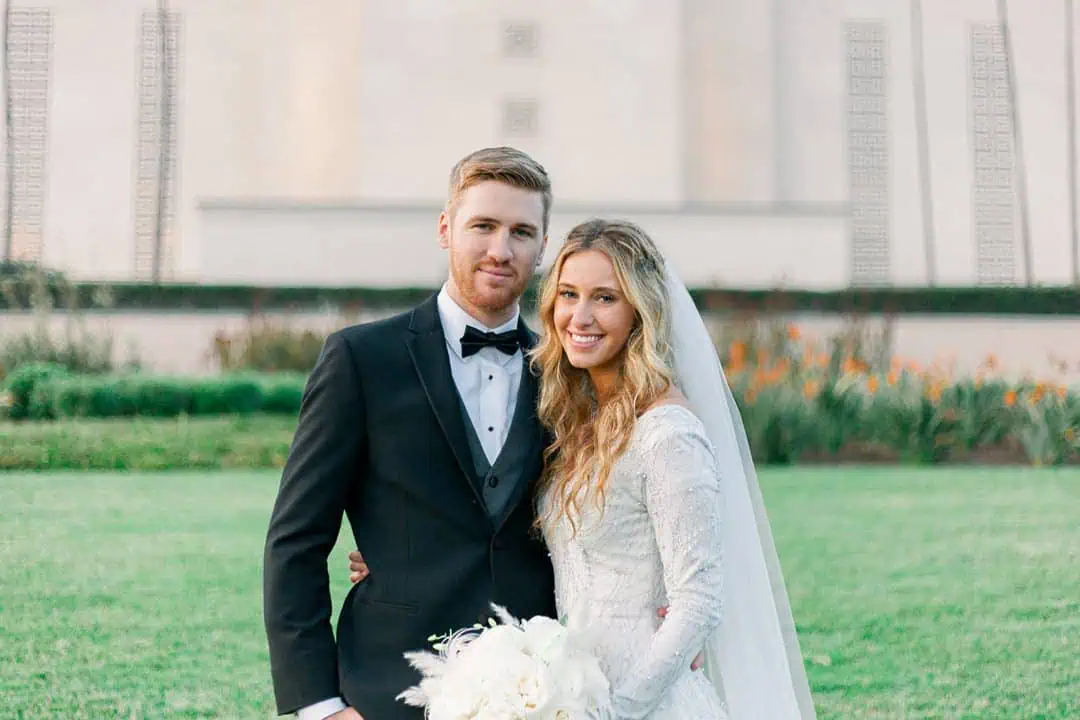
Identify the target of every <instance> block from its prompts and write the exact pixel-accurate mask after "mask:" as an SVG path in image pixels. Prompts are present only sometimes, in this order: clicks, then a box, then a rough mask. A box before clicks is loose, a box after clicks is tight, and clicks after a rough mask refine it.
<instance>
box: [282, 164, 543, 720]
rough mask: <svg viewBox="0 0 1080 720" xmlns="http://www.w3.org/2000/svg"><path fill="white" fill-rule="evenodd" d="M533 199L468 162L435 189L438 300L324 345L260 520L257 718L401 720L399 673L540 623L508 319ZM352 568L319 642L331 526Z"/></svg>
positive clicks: (519, 371)
mask: <svg viewBox="0 0 1080 720" xmlns="http://www.w3.org/2000/svg"><path fill="white" fill-rule="evenodd" d="M550 211H551V184H550V181H549V179H548V176H547V173H546V172H545V170H544V168H543V167H541V166H540V165H539V164H538V163H537V162H536V161H535V160H533V159H532V158H530V157H529V156H528V155H526V154H524V153H522V152H519V151H517V150H514V149H512V148H488V149H484V150H480V151H477V152H475V153H472V154H470V155H469V156H467V157H465V158H464V159H462V160H461V161H460V162H459V163H458V164H457V165H456V166H455V167H454V169H453V171H452V172H451V178H450V193H449V201H448V203H447V206H446V208H445V210H444V211H443V213H442V214H441V215H440V218H439V241H440V245H441V246H442V247H443V248H444V249H446V250H447V251H448V253H449V266H450V271H449V277H448V279H447V281H446V284H445V285H444V286H443V288H442V290H441V292H439V293H438V295H437V296H435V297H432V298H431V299H429V300H428V301H426V302H424V303H423V304H421V305H420V306H418V307H416V308H414V309H413V310H410V311H408V312H405V313H403V314H400V315H397V316H395V317H392V318H389V319H387V320H382V321H379V322H373V323H367V324H362V325H356V326H352V327H348V328H345V329H344V330H341V331H338V332H336V333H334V334H333V335H331V336H330V337H329V338H328V339H327V341H326V344H325V346H324V347H323V349H322V353H321V355H320V357H319V360H318V363H317V364H316V366H315V368H314V370H313V371H312V373H311V377H310V379H309V380H308V384H307V387H306V389H305V392H304V399H303V403H302V407H301V410H300V417H299V423H298V427H297V430H296V436H295V439H294V441H293V446H292V449H291V452H290V454H289V458H288V461H287V462H286V465H285V469H284V471H283V473H282V478H281V486H280V488H279V490H278V496H277V500H276V502H275V504H274V509H273V513H272V515H271V518H270V526H269V531H268V533H267V538H266V549H265V558H264V615H265V623H266V632H267V637H268V640H269V646H270V664H271V672H272V676H273V683H274V693H275V697H276V701H277V709H278V712H279V713H281V714H286V713H293V712H296V713H298V715H299V717H300V719H301V720H322V719H323V718H327V717H333V718H352V719H355V718H366V720H418V719H419V718H422V716H423V713H422V712H421V711H420V710H418V709H416V708H410V707H408V706H406V705H404V704H403V703H401V702H399V701H397V700H395V696H396V695H397V694H398V693H400V692H401V691H402V690H404V689H405V688H406V687H408V686H410V685H412V684H414V683H415V682H416V681H417V680H418V679H419V676H418V675H417V674H416V673H415V671H414V670H412V669H411V668H410V667H409V666H408V664H407V662H406V661H405V659H404V658H403V653H405V652H407V651H410V650H419V649H425V648H428V647H429V643H428V641H427V638H428V637H429V636H430V635H431V634H433V633H439V632H445V631H447V630H451V629H456V628H459V627H462V626H467V625H471V624H473V623H475V622H483V621H485V620H486V619H487V617H489V615H490V604H491V603H492V602H494V603H498V604H500V605H503V606H505V607H506V608H507V609H508V610H509V611H510V612H511V613H512V614H514V615H516V616H518V617H530V616H533V615H538V614H543V615H548V616H554V614H555V608H554V588H553V580H552V571H551V565H550V560H549V558H548V555H547V551H546V549H545V548H544V546H543V544H542V542H541V541H540V539H539V538H538V537H537V536H536V534H535V533H534V532H533V531H532V524H533V521H534V508H533V503H532V500H533V492H532V491H533V486H534V484H535V482H536V481H537V480H538V478H539V475H540V472H541V468H542V464H543V458H542V452H543V449H544V445H545V435H544V431H543V429H542V427H541V426H540V424H539V422H538V421H537V419H536V408H535V404H536V392H537V386H536V378H535V377H534V376H533V374H532V373H531V372H530V371H529V368H528V365H527V363H526V360H525V357H524V351H525V350H527V349H528V348H529V347H530V346H531V345H532V343H533V342H534V340H535V338H534V336H533V334H532V333H531V332H530V331H529V329H528V328H527V327H526V326H525V324H524V323H523V322H522V320H521V318H520V317H519V311H518V299H519V297H520V296H521V294H522V292H523V291H524V290H525V288H526V286H527V284H528V282H529V279H530V277H531V275H532V273H533V272H534V270H535V269H536V268H537V266H538V265H539V262H540V259H541V256H542V254H543V250H544V247H545V245H546V242H547V228H548V219H549V217H550ZM343 513H344V514H345V515H346V516H347V517H348V519H349V524H350V526H351V528H352V533H353V537H354V539H355V541H356V547H359V548H362V549H363V555H364V561H365V562H366V565H367V567H368V568H370V575H369V576H368V577H367V579H366V580H365V581H364V582H362V583H359V584H356V585H354V587H352V588H351V590H350V592H349V594H348V596H347V597H346V599H345V602H344V604H343V606H342V608H341V613H340V615H339V618H338V623H337V636H336V639H335V635H334V629H333V627H332V626H331V602H330V592H329V578H328V572H327V557H328V555H329V554H330V551H331V550H332V548H333V546H334V543H335V542H336V540H337V537H338V532H339V530H340V527H341V519H342V514H343Z"/></svg>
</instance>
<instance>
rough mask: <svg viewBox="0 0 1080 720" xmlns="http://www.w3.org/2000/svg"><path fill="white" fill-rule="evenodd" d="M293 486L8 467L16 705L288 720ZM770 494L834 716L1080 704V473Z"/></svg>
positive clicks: (792, 483)
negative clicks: (269, 625) (270, 639)
mask: <svg viewBox="0 0 1080 720" xmlns="http://www.w3.org/2000/svg"><path fill="white" fill-rule="evenodd" d="M276 482H277V479H276V474H274V473H229V474H225V473H212V474H192V473H184V474H162V475H146V474H139V475H122V474H77V473H71V474H47V475H30V474H25V475H24V474H14V473H6V474H4V475H0V717H4V718H8V717H13V718H42V717H64V718H112V717H116V718H144V717H145V718H151V717H152V718H195V717H227V718H265V717H272V716H273V705H272V698H271V692H270V686H269V672H268V667H267V655H266V646H265V639H264V636H263V631H262V621H261V615H260V608H261V601H260V574H261V569H260V562H261V547H262V539H263V532H264V530H265V525H266V519H267V515H268V512H269V508H270V504H271V502H272V500H273V494H274V490H275V486H276ZM763 484H764V486H765V487H764V490H765V494H766V498H767V500H768V502H769V507H770V513H771V517H772V521H773V529H774V532H775V534H776V538H777V544H778V547H779V550H780V554H781V557H782V559H783V561H784V565H785V571H786V573H787V576H788V580H789V589H790V591H791V595H792V602H793V605H794V608H795V614H796V617H797V620H798V623H799V627H800V632H801V637H802V642H803V651H804V654H805V656H806V657H807V659H808V672H809V675H810V680H811V683H812V685H813V688H814V692H815V696H816V699H817V704H818V712H819V716H820V717H822V718H826V717H837V718H856V717H858V718H865V717H890V718H914V717H980V718H982V717H1001V718H1021V717H1022V718H1036V717H1040V718H1065V717H1076V716H1078V715H1080V699H1078V696H1080V472H1077V471H1034V470H1023V469H1017V468H1008V469H1001V470H978V469H970V468H964V469H950V470H922V469H907V468H903V469H901V468H897V469H887V470H881V469H873V470H859V469H843V470H838V469H833V468H814V469H799V470H786V471H777V470H770V471H768V472H766V473H764V478H763ZM346 551H347V548H346V547H343V546H341V545H339V547H338V548H337V549H335V551H334V558H333V561H334V566H333V567H334V568H335V569H336V570H337V574H336V577H335V581H336V587H335V601H337V599H340V597H341V595H342V594H343V593H344V591H345V589H346V577H345V576H346V561H345V552H346ZM373 720H378V718H375V719H373Z"/></svg>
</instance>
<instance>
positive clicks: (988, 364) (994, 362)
mask: <svg viewBox="0 0 1080 720" xmlns="http://www.w3.org/2000/svg"><path fill="white" fill-rule="evenodd" d="M983 367H985V368H986V369H987V370H997V368H998V367H999V363H998V358H997V355H994V354H990V355H987V356H986V360H984V361H983Z"/></svg>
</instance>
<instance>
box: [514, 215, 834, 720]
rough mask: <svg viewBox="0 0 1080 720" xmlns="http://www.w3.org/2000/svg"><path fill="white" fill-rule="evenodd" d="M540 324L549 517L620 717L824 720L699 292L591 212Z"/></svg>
mask: <svg viewBox="0 0 1080 720" xmlns="http://www.w3.org/2000/svg"><path fill="white" fill-rule="evenodd" d="M540 320H541V322H542V323H543V326H544V331H545V332H544V334H543V340H542V341H541V342H540V343H539V344H538V345H537V347H536V348H534V350H533V351H532V358H531V361H532V364H533V367H534V369H535V370H536V371H537V372H538V373H539V375H540V387H541V390H540V399H539V403H538V415H539V418H540V420H541V422H542V423H544V425H546V426H547V428H548V430H549V431H550V433H551V435H552V437H553V438H554V440H553V442H552V444H551V446H550V447H549V448H548V450H547V455H546V457H547V460H548V462H547V467H546V470H545V474H544V476H543V478H542V480H541V486H540V489H539V493H538V508H539V513H538V521H537V522H538V524H539V525H540V527H541V529H542V531H543V534H544V537H545V539H546V541H547V545H548V548H549V550H550V552H551V557H552V563H553V566H554V570H555V586H556V603H557V607H558V612H559V615H560V616H561V617H563V618H565V619H566V621H567V623H568V625H569V626H570V627H571V628H579V629H581V630H588V631H589V632H590V634H591V635H592V636H595V637H596V638H597V641H596V651H597V653H598V654H599V656H600V658H601V662H602V664H603V667H604V670H605V672H606V674H607V675H608V678H609V680H610V682H611V686H612V693H613V696H612V702H613V706H614V711H615V716H616V717H617V718H619V720H629V719H631V718H649V719H650V720H708V719H709V718H726V717H731V718H735V719H736V720H744V719H745V718H767V719H768V720H784V719H786V718H802V717H812V716H813V714H814V710H813V703H812V701H811V698H810V693H809V688H808V686H807V684H806V678H805V675H804V672H803V666H802V658H801V656H800V654H799V650H798V643H797V640H796V638H795V630H794V627H793V623H792V621H791V613H790V610H789V608H788V605H787V599H786V595H785V593H784V590H783V582H782V579H781V577H780V574H779V563H778V562H777V560H776V557H775V553H774V551H773V548H772V543H771V537H770V533H769V529H768V521H767V518H766V516H765V513H764V509H763V504H762V502H761V498H760V495H759V492H758V488H757V480H756V477H755V474H754V469H753V463H752V460H751V458H750V453H749V448H748V445H747V443H746V436H745V432H744V431H743V428H742V422H741V419H740V417H739V413H738V408H737V407H736V405H735V402H734V399H733V398H732V395H731V392H730V390H729V389H728V387H727V383H726V381H725V379H724V376H723V371H722V369H721V367H720V363H719V361H718V359H717V356H716V352H715V349H714V346H713V345H712V341H711V339H710V337H709V335H708V332H707V331H706V329H705V327H704V324H703V323H702V320H701V317H700V315H699V314H698V312H697V310H696V308H695V307H694V304H693V301H692V300H691V298H690V296H689V294H688V293H687V291H686V288H685V287H684V286H683V285H682V283H681V282H680V281H679V280H678V279H677V278H676V276H675V274H674V273H673V271H672V270H671V268H669V267H668V265H667V263H666V262H665V259H664V258H663V256H662V254H661V253H660V251H659V250H658V249H657V247H656V245H655V244H654V243H653V242H652V240H651V239H650V238H649V237H648V235H646V233H645V232H644V231H642V230H641V229H640V228H639V227H637V226H635V225H633V224H631V223H626V222H612V221H605V220H592V221H589V222H586V223H583V224H581V225H579V226H577V227H575V228H574V229H573V230H571V232H570V233H569V235H568V237H567V239H566V242H565V243H564V245H563V247H562V249H561V250H560V252H559V254H558V256H557V257H556V258H555V261H554V263H553V265H552V268H551V270H550V273H549V275H548V277H547V278H546V280H545V282H544V285H543V289H542V291H541V301H540ZM659 606H667V607H668V611H667V615H666V617H665V619H664V620H663V621H662V622H661V621H658V620H657V618H656V615H655V612H654V608H656V607H659ZM702 648H704V655H705V671H704V673H701V672H694V671H691V670H690V664H691V659H692V658H693V657H694V655H695V654H696V653H697V652H698V651H699V650H700V649H702Z"/></svg>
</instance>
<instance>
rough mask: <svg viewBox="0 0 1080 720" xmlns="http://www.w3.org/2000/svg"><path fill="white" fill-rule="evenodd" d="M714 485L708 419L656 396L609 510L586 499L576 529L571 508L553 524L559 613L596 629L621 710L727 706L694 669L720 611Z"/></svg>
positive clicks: (709, 713) (720, 714)
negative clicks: (705, 421)
mask: <svg viewBox="0 0 1080 720" xmlns="http://www.w3.org/2000/svg"><path fill="white" fill-rule="evenodd" d="M719 492H720V484H719V478H718V476H717V463H716V457H715V451H714V449H713V446H712V445H711V444H710V442H709V440H708V438H707V437H706V434H705V429H704V426H703V425H702V423H701V422H700V421H699V420H698V418H697V417H696V416H695V415H694V414H693V413H692V412H691V411H690V410H688V409H687V408H685V407H682V406H680V405H661V406H657V407H654V408H653V409H651V410H649V411H648V412H646V413H645V414H643V415H642V416H641V417H640V418H639V419H638V423H637V426H636V427H635V429H634V435H633V438H632V440H631V443H630V446H629V448H628V450H627V452H626V453H625V454H624V455H623V456H622V457H621V458H620V459H619V461H618V462H617V464H616V466H615V468H614V469H613V472H612V475H611V478H610V481H609V483H608V486H607V490H606V496H605V501H604V510H603V512H600V510H599V509H598V508H597V507H596V505H595V504H594V503H592V502H591V501H590V502H588V503H585V504H584V507H583V508H582V513H581V517H580V518H579V519H578V521H577V524H578V530H577V534H576V536H572V533H571V527H570V524H569V522H568V521H567V520H565V519H563V520H562V521H561V522H560V523H559V524H557V525H556V526H555V527H554V528H553V529H552V530H551V531H550V532H548V533H546V540H547V544H548V548H549V549H550V551H551V556H552V563H553V565H554V568H555V590H556V602H557V605H558V611H559V615H560V617H563V618H565V619H566V621H567V624H568V626H569V627H570V628H572V629H575V630H582V631H585V632H587V633H589V635H590V637H591V638H593V643H594V646H595V649H596V651H597V652H598V654H599V656H600V659H601V662H602V664H603V667H604V671H605V673H606V675H607V677H608V679H609V681H610V682H611V686H612V700H613V703H614V709H615V715H616V717H617V718H618V720H632V719H636V718H647V719H648V720H715V719H718V718H719V719H723V718H726V717H727V714H726V712H725V710H724V706H723V703H722V702H721V700H720V698H719V696H718V694H717V691H716V690H715V689H714V687H713V685H712V683H710V682H709V680H708V679H707V678H706V677H705V675H704V674H703V673H702V672H700V671H692V670H691V669H690V664H691V662H692V661H693V659H694V656H695V655H696V654H697V653H698V651H699V650H701V648H702V647H703V645H704V643H705V641H706V639H707V637H708V636H709V635H710V634H712V633H713V632H714V631H715V630H716V628H717V626H718V624H719V623H720V619H721V602H722V598H721V594H722V592H721V591H722V583H723V567H722V547H721V527H720V524H721V517H720V508H721V507H722V503H721V502H720V498H718V493H719ZM665 605H666V606H669V611H668V615H667V617H666V618H665V619H663V620H661V619H660V618H659V617H658V616H657V611H658V610H659V608H661V607H663V606H665Z"/></svg>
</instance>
